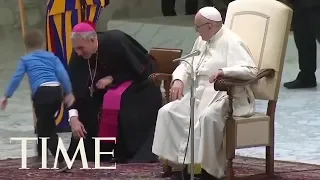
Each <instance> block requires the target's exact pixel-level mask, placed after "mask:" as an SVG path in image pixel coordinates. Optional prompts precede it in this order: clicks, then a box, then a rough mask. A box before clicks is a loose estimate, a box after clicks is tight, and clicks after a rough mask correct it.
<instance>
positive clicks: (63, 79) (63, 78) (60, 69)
mask: <svg viewBox="0 0 320 180" xmlns="http://www.w3.org/2000/svg"><path fill="white" fill-rule="evenodd" d="M55 64H56V75H57V78H58V80H59V82H60V83H61V84H62V86H63V89H64V93H65V94H70V93H72V87H71V82H70V78H69V75H68V73H67V71H66V69H65V68H64V66H63V64H62V63H61V61H60V59H59V58H58V57H56V58H55Z"/></svg>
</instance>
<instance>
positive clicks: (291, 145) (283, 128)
mask: <svg viewBox="0 0 320 180" xmlns="http://www.w3.org/2000/svg"><path fill="white" fill-rule="evenodd" d="M0 35H2V36H1V37H0V49H1V52H2V53H1V56H0V77H1V78H0V94H3V92H4V90H5V88H6V86H7V83H8V81H9V79H10V78H11V76H12V73H13V72H14V69H15V67H16V64H17V62H18V58H19V56H20V55H21V54H23V51H24V50H23V46H22V44H21V43H20V42H21V37H19V36H16V37H6V35H3V33H2V32H0ZM16 35H18V34H16ZM16 42H19V43H16ZM297 72H298V67H297V52H296V49H295V45H294V42H293V39H292V37H291V38H290V40H289V45H288V54H287V57H286V62H285V66H284V74H283V78H282V81H283V82H286V81H290V80H293V79H294V78H295V76H296V75H297ZM317 77H318V79H320V74H319V73H317ZM317 100H320V90H318V89H317V88H314V89H306V90H287V89H285V88H283V87H281V92H280V97H279V102H278V105H277V112H276V149H275V157H276V159H277V160H288V161H295V162H305V163H314V164H320V153H319V152H320V131H319V129H320V118H319V115H320V112H319V109H320V104H319V103H318V102H317ZM257 104H258V105H257V107H258V111H264V110H265V107H266V102H260V101H258V103H257ZM32 119H33V115H32V109H31V102H30V91H29V87H28V84H27V79H26V78H25V80H24V82H23V83H22V84H21V85H20V87H19V89H18V91H17V92H16V93H15V96H14V97H13V98H12V99H10V101H9V106H8V109H7V110H6V111H5V112H0V152H1V153H0V159H6V158H13V157H20V156H21V143H20V142H17V141H14V142H11V143H10V138H11V137H32V136H34V134H33V131H34V129H33V120H32ZM61 136H62V137H63V140H64V142H65V144H66V147H67V145H68V143H69V138H70V133H62V134H61ZM34 148H35V142H31V143H29V144H28V156H33V155H35V152H34ZM237 154H238V155H244V156H251V157H264V148H252V149H245V150H238V151H237Z"/></svg>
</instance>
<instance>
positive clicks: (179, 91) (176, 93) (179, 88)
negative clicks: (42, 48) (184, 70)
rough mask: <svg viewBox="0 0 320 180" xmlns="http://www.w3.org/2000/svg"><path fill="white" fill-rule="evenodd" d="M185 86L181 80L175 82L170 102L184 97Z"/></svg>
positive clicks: (171, 90)
mask: <svg viewBox="0 0 320 180" xmlns="http://www.w3.org/2000/svg"><path fill="white" fill-rule="evenodd" d="M183 88H184V84H183V82H182V81H180V80H175V81H174V82H173V85H172V86H171V89H170V101H174V100H177V99H181V98H182V97H183Z"/></svg>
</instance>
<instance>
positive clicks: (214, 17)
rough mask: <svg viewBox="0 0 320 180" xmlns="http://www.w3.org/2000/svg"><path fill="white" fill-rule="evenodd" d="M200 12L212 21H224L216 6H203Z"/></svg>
mask: <svg viewBox="0 0 320 180" xmlns="http://www.w3.org/2000/svg"><path fill="white" fill-rule="evenodd" d="M199 13H200V14H201V15H202V16H203V17H205V18H206V19H209V20H211V21H222V17H221V14H220V12H219V11H218V10H217V9H216V8H215V7H210V6H208V7H203V8H201V9H200V10H199Z"/></svg>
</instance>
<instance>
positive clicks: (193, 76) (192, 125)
mask: <svg viewBox="0 0 320 180" xmlns="http://www.w3.org/2000/svg"><path fill="white" fill-rule="evenodd" d="M192 58H194V57H192ZM173 61H174V62H176V61H183V62H185V63H187V64H188V65H189V66H190V68H191V90H190V93H191V97H190V126H191V127H190V129H191V130H190V140H191V171H190V176H191V177H190V180H194V105H195V100H196V99H195V95H194V92H195V91H194V86H195V81H196V76H195V73H194V70H193V59H192V64H191V63H189V62H188V61H186V60H185V59H181V58H179V59H175V60H173ZM187 151H188V147H187Z"/></svg>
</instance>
